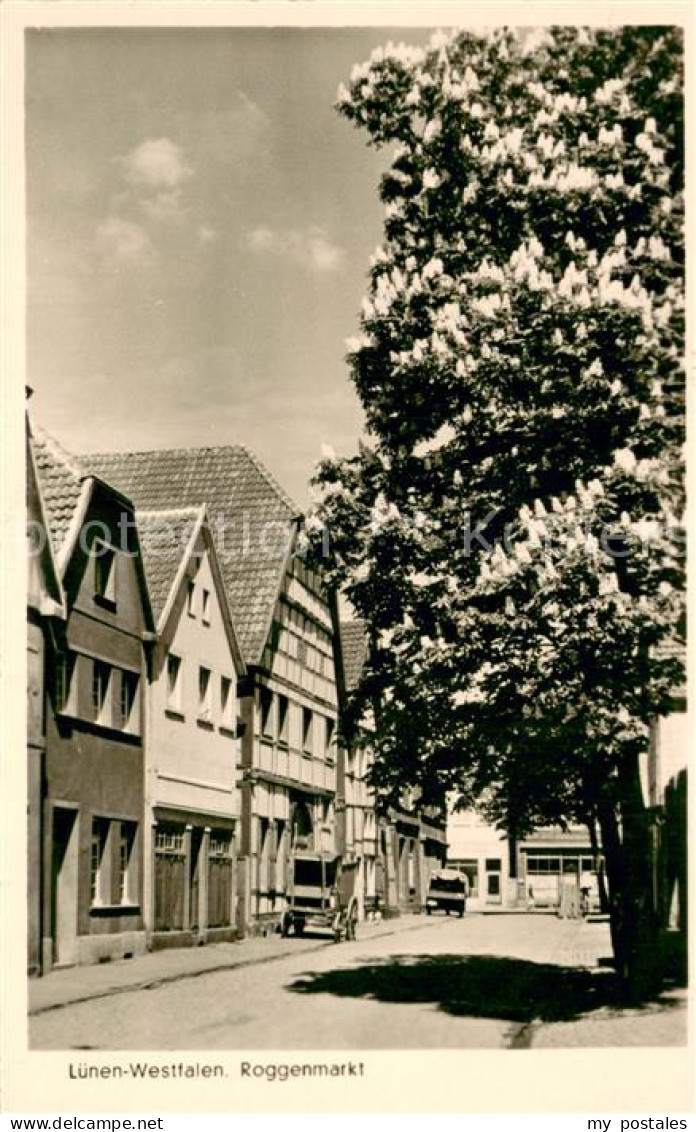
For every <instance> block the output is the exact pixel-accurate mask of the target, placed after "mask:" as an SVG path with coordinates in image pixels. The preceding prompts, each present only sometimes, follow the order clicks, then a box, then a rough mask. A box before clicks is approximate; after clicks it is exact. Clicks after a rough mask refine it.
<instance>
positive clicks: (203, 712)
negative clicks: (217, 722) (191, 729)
mask: <svg viewBox="0 0 696 1132" xmlns="http://www.w3.org/2000/svg"><path fill="white" fill-rule="evenodd" d="M211 691H212V681H211V671H210V669H209V668H203V666H202V665H201V667H200V668H199V669H198V718H199V719H203V720H210V717H211V716H212V714H213V705H212V696H211Z"/></svg>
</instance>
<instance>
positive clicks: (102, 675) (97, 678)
mask: <svg viewBox="0 0 696 1132" xmlns="http://www.w3.org/2000/svg"><path fill="white" fill-rule="evenodd" d="M110 688H111V668H110V666H109V665H108V664H105V663H104V661H103V660H95V661H94V665H93V667H92V710H93V715H94V719H95V720H97V721H98V722H99V723H107V724H109V723H111V718H110V716H109V706H110V705H109V695H110Z"/></svg>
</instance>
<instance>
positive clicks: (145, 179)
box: [120, 138, 193, 192]
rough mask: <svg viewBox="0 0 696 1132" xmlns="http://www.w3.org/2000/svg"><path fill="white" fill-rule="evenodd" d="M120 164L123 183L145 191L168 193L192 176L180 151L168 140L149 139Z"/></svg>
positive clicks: (191, 171)
mask: <svg viewBox="0 0 696 1132" xmlns="http://www.w3.org/2000/svg"><path fill="white" fill-rule="evenodd" d="M120 162H121V165H122V167H123V175H124V179H125V180H126V182H127V183H128V184H130V185H135V186H143V187H144V188H146V189H155V190H169V191H170V192H171V191H172V190H174V189H176V188H178V187H179V186H180V185H181V184H182V183H183V182H184V181H186V180H188V178H189V177H191V176H193V169H191V167H190V166H189V165H187V164H186V162H185V161H184V156H183V153H182V151H181V148H180V147H179V146H178V145H175V143H174V142H172V141H170V140H169V138H148V140H147V141H144V142H141V144H140V145H138V146H136V147H135V149H134V150H132V151H131V153H127V154H126V156H125V157H122V158H121V159H120Z"/></svg>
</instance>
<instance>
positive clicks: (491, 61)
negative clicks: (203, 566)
mask: <svg viewBox="0 0 696 1132" xmlns="http://www.w3.org/2000/svg"><path fill="white" fill-rule="evenodd" d="M681 61H682V43H681V35H680V33H679V31H678V29H674V28H669V27H659V28H650V27H625V28H620V29H614V30H611V31H609V30H607V31H603V30H593V29H582V28H580V29H578V28H552V29H548V30H546V31H544V32H541V33H537V32H534V33H526V34H520V33H518V32H515V31H511V30H508V29H497V30H495V31H493V32H491V33H490V34H486V35H478V34H469V33H464V32H456V33H452V34H444V33H438V34H437V35H435V36H434V37H433V38H432V39H431V41H430V44H429V46H428V47H427V48H425V49H421V48H409V47H404V46H403V45H400V46H394V45H392V44H388V45H387V46H386V47H384V48H381V49H379V50H377V51H375V52H374V53H373V55H372V57H371V59H370V60H369V61H367V62H366V63H364V64H361V65H357V66H356V67H355V68H354V70H353V73H352V75H351V79H350V85H349V87H348V88H345V87H343V88H341V90H340V91H339V101H338V110H339V111H340V113H341V114H342V115H343V116H344V117H345V118H346V119H348V120H349V121H350V122H353V123H354V124H355V125H357V126H358V127H360V128H361V129H363V130H364V131H366V133H367V139H368V141H369V143H370V144H372V145H375V146H378V147H386V149H387V150H388V153H389V157H390V164H389V168H388V171H387V172H386V173H385V175H384V177H383V179H382V182H381V186H380V195H381V199H382V201H383V203H384V240H383V243H382V246H381V247H379V248H378V249H377V251H376V253H375V255H374V257H373V260H372V265H371V272H370V283H369V291H368V294H367V295H366V297H365V300H364V302H363V309H362V314H361V320H360V323H361V325H360V333H359V336H358V337H357V338H355V339H353V340H351V341H350V342H349V343H348V349H349V362H350V365H351V369H352V375H353V380H354V383H355V387H356V389H357V392H358V394H359V397H360V400H361V402H362V405H363V408H364V411H365V415H366V420H367V424H368V429H369V444H368V445H366V446H364V447H362V448H361V450H360V451H359V453H358V454H357V455H355V456H353V457H350V458H343V459H338V458H327V459H325V460H324V461H323V462H322V464H321V465H320V467H319V469H318V473H317V477H316V485H317V488H318V492H319V500H320V502H319V504H318V508H317V513H316V515H315V516H314V518H313V520H312V521H311V522H310V524H309V533H310V535H311V534H312V530H314V531H315V532H316V531H317V529H318V527H319V524H320V523H321V524H324V525H325V526H326V527H327V528H328V531H329V535H330V546H331V559H330V563H329V566H328V574H329V579H330V581H331V582H332V583H333V584H335V585H336V586H337V587H340V588H341V589H342V590H343V591H344V592H345V593H346V595H347V596H348V598H349V599H350V601H351V603H352V605H353V607H354V609H355V610H356V613H357V614H358V615H359V616H360V617H362V618H363V619H364V620H365V622H366V624H367V626H368V631H369V634H370V643H371V652H370V661H369V664H368V666H367V669H366V671H365V674H364V677H363V680H362V683H361V686H360V688H359V689H358V693H357V695H356V697H355V699H354V703H353V719H354V720H357V719H359V718H360V716H361V715H362V714H363V713H364V712H365V711H366V710H367V709H368V707H371V708H376V709H377V710H376V718H377V719H378V728H377V734H376V737H375V742H376V747H377V753H378V758H377V759H376V761H375V769H374V772H373V773H374V776H375V780H376V783H377V785H378V786H379V787H380V789H381V790H383V791H386V792H387V794H389V793H390V792H391V793H392V794H393V796H394V797H397V796H398V793H399V792H400V790H401V789H402V787H403V786H404V785H405V784H409V785H412V786H418V787H419V788H420V789H421V790H422V791H423V794H424V796H425V797H426V798H429V797H431V796H436V795H437V794H438V792H439V791H442V790H443V789H457V790H458V791H459V792H460V795H461V797H462V799H463V800H464V801H465V802H474V801H476V800H478V801H479V802H480V800H481V799H484V800H485V806H486V809H487V812H488V813H489V815H490V816H491V817H492V818H494V819H495V820H496V821H497V822H499V823H500V824H501V825H502V826H504V827H505V828H507V829H508V830H510V831H511V832H517V833H522V832H524V831H525V830H528V829H529V828H530V827H531V826H533V825H535V824H539V823H544V824H546V823H550V822H561V823H563V822H566V821H572V820H578V819H582V820H587V819H588V818H589V817H591V816H592V815H593V814H594V812H595V810H596V807H597V805H598V802H600V801H601V802H604V803H606V804H607V806H609V807H610V808H611V807H614V812H615V813H616V814H618V813H620V807H621V805H622V804H624V805H625V803H626V789H625V785H626V784H625V782H623V783H622V773H623V770H624V769H625V767H626V766H627V765H628V764H629V763H631V761H632V760H635V758H636V757H637V755H638V754H640V752H642V751H644V750H645V749H646V746H647V743H648V735H649V727H650V722H651V720H653V719H654V718H655V717H656V716H658V715H660V714H663V713H665V712H666V711H668V710H669V702H670V692H671V689H672V688H673V686H674V683H675V681H677V680H678V679H679V678H680V675H681V671H680V666H679V663H678V661H676V660H675V659H674V657H673V654H672V653H671V652H670V650H668V649H666V648H665V642H666V641H672V640H673V639H674V637H675V635H677V636H678V635H679V634H680V633H681V631H682V628H683V626H682V621H681V618H682V588H683V549H684V548H683V538H682V532H681V526H680V523H681V515H682V511H683V452H682V445H683V391H684V370H683V338H684V299H683V258H684V253H683V195H682V188H683V126H682V93H681ZM617 820H618V819H617Z"/></svg>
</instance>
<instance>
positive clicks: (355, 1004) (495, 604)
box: [12, 5, 689, 1111]
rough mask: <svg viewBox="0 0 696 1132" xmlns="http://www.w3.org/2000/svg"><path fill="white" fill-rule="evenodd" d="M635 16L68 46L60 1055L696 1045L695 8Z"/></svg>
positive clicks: (49, 999)
mask: <svg viewBox="0 0 696 1132" xmlns="http://www.w3.org/2000/svg"><path fill="white" fill-rule="evenodd" d="M58 7H60V6H58ZM163 7H164V8H165V9H166V7H167V6H166V5H164V6H163ZM404 7H405V6H404ZM622 11H623V15H624V16H625V17H626V18H625V19H623V20H616V21H615V22H612V23H610V22H608V21H607V22H606V23H598V22H596V21H593V22H592V23H590V22H589V20H588V22H587V23H586V24H583V23H582V22H580V23H578V22H575V23H572V24H571V23H568V22H564V21H562V20H560V19H559V22H558V23H555V22H553V21H548V22H546V23H543V24H538V25H537V24H532V23H531V22H530V24H529V26H527V24H526V23H525V18H524V13H523V12H522V10H521V9H520V10H519V18H518V20H517V22H503V21H498V20H497V19H496V13H495V10H494V9H493V10H492V13H491V14H492V19H491V21H490V24H489V26H483V24H482V23H481V22H479V21H475V20H472V21H471V22H469V21H468V20H467V10H466V9H465V7H464V6H463V5H462V6H461V7H460V9H459V14H460V18H459V19H457V20H454V21H450V22H447V21H444V22H440V21H439V20H438V21H437V22H436V21H435V20H434V19H433V18H431V17H429V16H428V12H427V10H426V9H421V15H422V16H423V20H422V23H421V24H420V25H418V26H413V25H412V21H408V22H406V23H405V24H403V25H402V24H401V23H400V22H399V19H398V15H399V6H398V5H394V6H392V8H391V11H390V13H389V14H390V16H392V17H393V18H392V19H391V21H390V22H384V23H383V24H381V25H379V26H372V25H371V26H359V25H357V26H356V25H355V23H353V24H351V25H350V26H340V25H336V26H329V25H321V26H320V25H319V24H318V23H317V24H316V25H312V26H282V22H281V24H280V25H278V26H272V25H265V24H264V25H262V24H257V25H236V24H235V22H234V20H230V21H229V22H227V23H225V21H222V22H220V21H218V22H217V23H216V26H176V22H177V21H176V16H175V14H173V15H172V18H171V21H167V20H163V21H161V22H160V23H159V24H155V23H154V21H153V25H152V26H141V25H137V26H135V25H134V26H108V24H107V23H104V25H103V26H101V25H100V26H40V25H38V26H33V27H28V28H27V29H26V30H25V32H24V40H23V42H24V99H25V101H24V116H25V117H24V123H23V144H24V154H25V157H24V161H25V167H24V178H25V210H26V211H25V219H26V237H25V248H26V330H25V341H26V347H25V370H24V373H23V374H22V373H20V374H14V375H13V376H12V380H16V381H17V383H18V384H20V383H21V385H22V388H23V389H24V387H26V390H25V394H26V395H25V397H23V401H24V404H23V405H22V409H23V410H24V411H25V419H26V425H25V436H26V439H25V451H26V463H25V468H26V548H27V604H26V608H27V629H26V632H27V636H26V657H27V661H26V663H27V697H28V698H27V735H26V744H27V751H26V767H27V775H26V790H27V796H26V975H27V992H26V993H27V998H26V1010H27V1026H28V1039H27V1040H28V1050H29V1051H35V1052H39V1051H53V1052H58V1051H63V1052H64V1053H65V1052H66V1051H67V1052H69V1053H70V1067H71V1068H70V1074H71V1076H72V1077H73V1078H75V1079H79V1078H80V1077H81V1076H82V1077H84V1078H88V1077H89V1076H90V1074H91V1073H92V1069H91V1068H90V1066H91V1065H92V1061H91V1060H90V1059H91V1058H92V1056H93V1055H94V1054H97V1053H99V1054H100V1053H103V1052H104V1051H121V1053H124V1052H127V1051H145V1053H144V1054H143V1056H145V1054H146V1053H147V1052H148V1051H150V1052H152V1053H156V1052H164V1051H184V1053H185V1052H186V1051H201V1050H204V1051H213V1053H214V1054H215V1056H213V1054H209V1055H207V1056H210V1057H213V1061H216V1059H217V1054H218V1053H220V1052H221V1051H247V1054H245V1057H246V1056H248V1058H249V1060H248V1061H247V1062H245V1063H244V1064H246V1065H247V1066H248V1071H247V1075H248V1076H254V1075H256V1076H257V1077H263V1078H265V1079H266V1080H268V1077H269V1069H268V1059H267V1058H266V1057H265V1056H264V1054H265V1052H267V1051H274V1050H275V1051H278V1050H280V1051H286V1056H290V1055H291V1054H292V1051H298V1057H297V1059H296V1060H297V1062H298V1064H301V1065H305V1063H306V1062H307V1060H308V1059H307V1057H306V1056H302V1054H301V1051H314V1056H315V1057H318V1060H319V1061H321V1062H322V1064H324V1065H329V1069H328V1070H326V1072H327V1073H335V1074H336V1075H337V1076H342V1075H345V1074H356V1073H359V1072H360V1069H359V1068H358V1066H359V1065H361V1064H362V1063H361V1062H360V1061H359V1057H360V1054H361V1053H364V1054H365V1055H369V1053H370V1052H374V1051H417V1050H425V1051H438V1050H446V1051H510V1054H509V1059H510V1062H512V1061H514V1057H515V1053H514V1052H513V1051H516V1052H517V1053H519V1051H532V1052H534V1051H547V1050H553V1051H569V1050H572V1051H587V1050H595V1051H597V1050H600V1051H603V1050H617V1049H618V1050H621V1049H631V1050H635V1051H638V1050H639V1049H641V1048H642V1049H648V1048H650V1049H660V1048H665V1049H673V1050H674V1051H675V1056H676V1054H677V1051H679V1050H680V1049H681V1051H682V1053H683V1052H684V1050H685V1047H686V1046H687V1014H688V1009H687V1008H688V987H687V966H688V964H687V913H688V905H687V763H688V759H689V739H688V730H687V712H686V701H687V695H686V686H687V680H686V643H687V642H686V604H687V603H686V557H687V556H686V519H685V514H686V489H685V481H686V474H685V461H686V387H687V378H686V374H687V364H686V358H687V351H686V332H685V321H686V300H685V259H686V252H685V247H686V237H685V207H684V200H685V184H684V165H685V159H684V152H685V128H684V105H685V96H684V89H685V86H684V84H685V78H684V71H685V29H684V27H683V26H682V25H681V24H679V23H671V22H663V21H661V20H659V19H657V18H656V19H655V20H654V22H649V21H648V22H633V21H632V20H631V18H630V12H631V8H630V6H625V7H624V8H623V9H622ZM169 24H171V26H169ZM22 427H23V428H24V426H22ZM17 603H18V605H20V606H21V601H20V597H19V594H18V595H17ZM22 930H24V929H23V926H22ZM21 976H22V978H23V977H24V972H22V973H21ZM316 1051H319V1055H317V1054H316ZM349 1051H350V1058H351V1059H352V1060H350V1061H349V1060H348V1054H349ZM356 1051H357V1052H356ZM320 1055H321V1056H320ZM356 1058H357V1060H356ZM170 1060H172V1059H170ZM174 1063H175V1064H176V1065H179V1067H180V1069H181V1072H180V1074H179V1076H181V1077H183V1078H186V1077H195V1076H197V1075H198V1076H200V1073H201V1070H200V1066H198V1067H196V1065H194V1063H193V1062H189V1061H188V1060H187V1058H186V1057H185V1056H184V1057H183V1059H182V1058H179V1057H178V1056H177V1057H176V1058H175V1059H174V1062H173V1064H174ZM187 1066H188V1068H187ZM305 1068H306V1071H307V1072H308V1073H309V1070H311V1068H312V1065H311V1064H309V1065H308V1066H307V1065H306V1066H305ZM321 1071H322V1072H323V1070H321ZM96 1072H97V1071H96V1070H95V1071H94V1075H96ZM211 1072H212V1071H211ZM310 1075H311V1074H310ZM580 1088H581V1087H580V1081H579V1080H576V1082H575V1090H576V1092H577V1090H578V1089H580ZM567 1102H568V1106H569V1107H571V1108H572V1107H573V1105H575V1106H576V1109H577V1110H582V1106H583V1103H584V1102H583V1098H582V1096H579V1095H572V1094H569V1095H568V1097H567ZM461 1103H465V1102H464V1101H462V1102H461ZM491 1104H492V1106H493V1108H492V1111H495V1099H494V1098H491ZM627 1109H628V1110H630V1099H629V1100H628V1101H627ZM452 1111H465V1109H460V1110H457V1109H453V1110H452ZM631 1111H632V1110H631Z"/></svg>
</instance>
